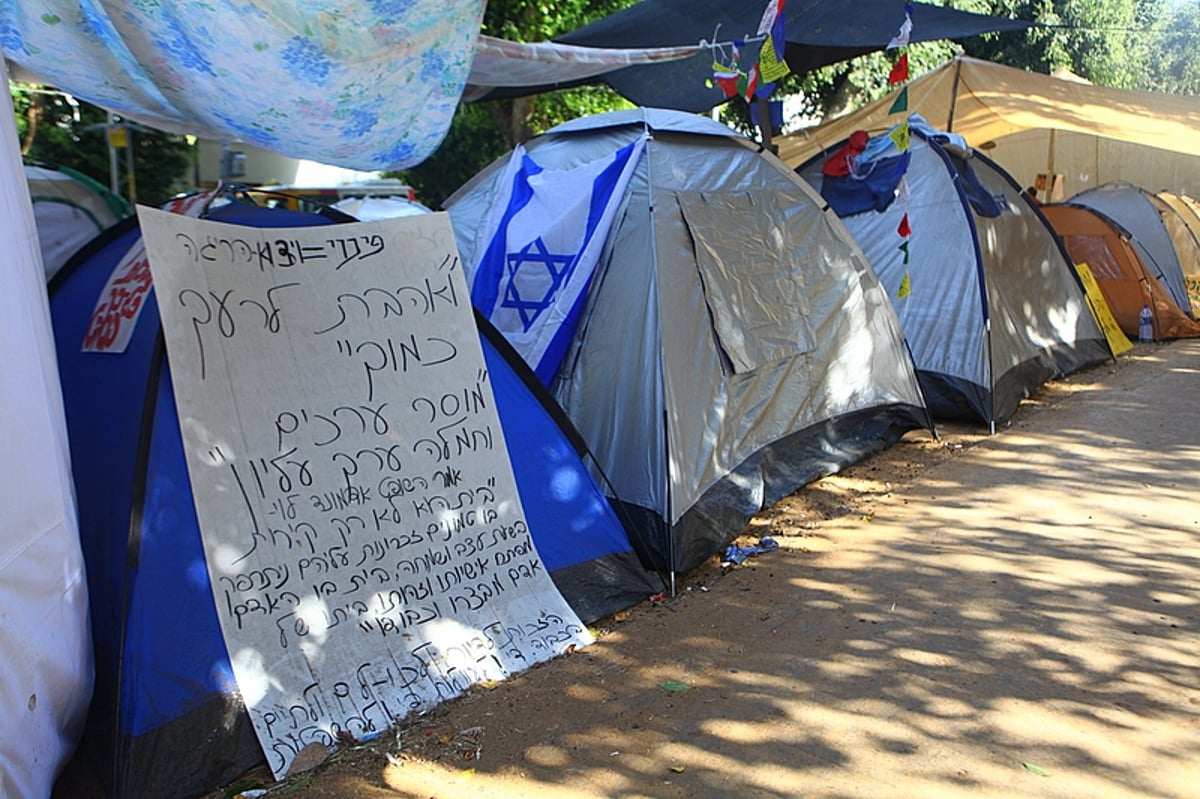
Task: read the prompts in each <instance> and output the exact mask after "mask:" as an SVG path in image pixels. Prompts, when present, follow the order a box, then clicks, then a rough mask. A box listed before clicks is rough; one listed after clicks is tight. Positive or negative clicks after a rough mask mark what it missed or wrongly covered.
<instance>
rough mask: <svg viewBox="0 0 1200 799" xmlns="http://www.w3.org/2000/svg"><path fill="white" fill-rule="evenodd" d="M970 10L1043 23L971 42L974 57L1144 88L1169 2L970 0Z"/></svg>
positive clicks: (966, 5)
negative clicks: (1157, 32) (1154, 38)
mask: <svg viewBox="0 0 1200 799" xmlns="http://www.w3.org/2000/svg"><path fill="white" fill-rule="evenodd" d="M956 5H957V7H959V8H961V9H962V10H965V11H978V12H980V13H986V14H994V15H996V16H1002V17H1011V18H1014V19H1024V20H1029V21H1032V22H1037V23H1039V24H1040V26H1039V27H1034V28H1031V29H1030V30H1029V31H1027V32H1023V33H1007V34H993V35H987V36H980V37H976V38H975V39H972V40H969V41H968V42H967V43H966V52H967V54H968V55H974V56H978V57H979V58H985V59H988V60H989V61H996V62H997V63H1001V64H1007V65H1009V66H1013V67H1021V68H1023V69H1028V70H1030V71H1033V72H1043V73H1049V72H1051V71H1052V70H1054V69H1055V68H1059V69H1069V70H1071V71H1072V72H1074V73H1075V74H1077V75H1081V76H1082V77H1084V78H1087V79H1088V80H1090V81H1092V82H1093V83H1097V84H1100V85H1102V86H1113V87H1116V88H1121V89H1135V88H1141V86H1142V84H1143V83H1144V81H1145V76H1146V74H1147V67H1148V63H1149V55H1150V53H1149V47H1150V44H1151V38H1152V36H1151V33H1150V32H1151V31H1152V30H1153V28H1154V25H1155V23H1156V21H1157V20H1158V19H1159V17H1160V16H1161V15H1162V13H1163V8H1164V3H1163V0H967V1H966V2H961V3H958V4H956Z"/></svg>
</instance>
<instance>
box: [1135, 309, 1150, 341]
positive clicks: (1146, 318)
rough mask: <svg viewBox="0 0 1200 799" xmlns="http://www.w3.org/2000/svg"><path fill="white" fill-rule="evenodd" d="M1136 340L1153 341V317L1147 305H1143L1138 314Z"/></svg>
mask: <svg viewBox="0 0 1200 799" xmlns="http://www.w3.org/2000/svg"><path fill="white" fill-rule="evenodd" d="M1138 341H1154V317H1153V316H1151V314H1150V306H1149V305H1143V306H1142V312H1141V313H1140V314H1138Z"/></svg>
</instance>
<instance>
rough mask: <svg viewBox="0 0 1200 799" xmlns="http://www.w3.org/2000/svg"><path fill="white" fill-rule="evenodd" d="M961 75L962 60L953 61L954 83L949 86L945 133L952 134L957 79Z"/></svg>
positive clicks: (956, 97)
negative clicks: (948, 110) (948, 106)
mask: <svg viewBox="0 0 1200 799" xmlns="http://www.w3.org/2000/svg"><path fill="white" fill-rule="evenodd" d="M961 74H962V60H961V59H960V58H955V59H954V83H952V84H950V113H949V115H948V116H947V117H946V132H947V133H953V132H954V108H955V106H957V105H958V78H959V76H960V75H961Z"/></svg>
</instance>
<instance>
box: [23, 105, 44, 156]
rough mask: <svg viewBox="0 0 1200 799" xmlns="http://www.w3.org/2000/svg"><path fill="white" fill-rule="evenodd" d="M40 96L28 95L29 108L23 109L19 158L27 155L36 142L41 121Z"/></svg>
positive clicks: (41, 106)
mask: <svg viewBox="0 0 1200 799" xmlns="http://www.w3.org/2000/svg"><path fill="white" fill-rule="evenodd" d="M42 108H43V104H42V95H41V94H38V93H37V92H33V93H31V94H30V95H29V108H27V109H25V138H24V140H23V141H22V142H21V157H22V158H24V157H25V156H27V155H29V151H30V150H32V149H33V143H34V141H36V140H37V131H38V123H39V122H41V120H42Z"/></svg>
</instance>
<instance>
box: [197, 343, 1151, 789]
mask: <svg viewBox="0 0 1200 799" xmlns="http://www.w3.org/2000/svg"><path fill="white" fill-rule="evenodd" d="M1153 351H1154V350H1153V345H1141V346H1139V348H1138V349H1137V350H1135V351H1134V352H1133V353H1131V354H1129V355H1126V356H1124V357H1123V358H1122V359H1121V360H1120V361H1119V362H1117V363H1108V364H1104V365H1101V366H1099V367H1096V368H1094V369H1091V370H1088V371H1085V372H1083V373H1078V374H1075V375H1072V376H1070V377H1068V378H1065V379H1062V380H1057V381H1053V382H1051V383H1049V384H1047V385H1046V386H1044V387H1043V388H1042V390H1041V391H1039V392H1038V393H1037V394H1036V395H1035V396H1034V397H1031V398H1029V399H1027V400H1025V401H1024V402H1023V403H1022V405H1021V408H1020V409H1019V411H1018V413H1017V414H1016V415H1015V416H1014V417H1013V419H1012V420H1010V421H1009V422H1008V424H1006V425H1005V426H1004V427H1003V428H1002V429H1001V430H999V431H998V435H1005V434H1006V433H1008V432H1009V431H1010V430H1012V429H1019V428H1020V427H1022V426H1023V425H1025V424H1027V423H1028V422H1029V421H1030V420H1031V419H1033V418H1034V417H1036V416H1037V415H1038V414H1040V413H1042V412H1044V411H1046V410H1047V409H1049V408H1053V407H1054V406H1056V405H1057V404H1058V403H1060V402H1063V401H1064V400H1067V399H1069V398H1071V397H1073V396H1075V395H1076V394H1077V393H1079V392H1081V391H1088V390H1092V389H1093V388H1094V387H1095V383H1096V382H1097V381H1099V380H1112V379H1114V376H1115V377H1116V378H1117V379H1119V374H1118V373H1119V372H1120V371H1121V370H1126V369H1136V368H1138V367H1139V364H1140V363H1141V362H1142V361H1143V360H1144V359H1146V358H1148V357H1153ZM986 438H987V433H986V430H985V429H983V428H982V427H980V426H978V425H968V424H961V423H941V424H939V426H938V438H937V439H934V438H933V437H931V436H930V435H929V434H928V433H927V432H925V431H915V432H911V433H909V434H908V435H906V436H905V437H904V438H903V439H902V440H901V441H900V442H899V443H898V444H897V445H896V446H894V447H892V448H890V449H889V450H886V451H884V452H881V453H878V454H876V455H874V456H873V457H871V458H869V459H867V460H866V461H863V462H861V463H859V464H856V465H855V466H853V467H851V468H849V469H847V470H845V471H844V472H842V473H839V474H836V475H831V476H828V477H826V478H823V479H821V480H819V481H817V482H815V483H812V484H810V485H808V486H806V487H804V488H803V489H801V490H799V491H797V492H796V493H794V494H792V495H791V496H789V497H787V498H786V499H784V500H783V501H781V502H780V503H778V504H777V505H775V506H774V507H772V508H769V509H767V510H765V511H764V512H762V513H761V514H759V515H758V516H757V517H756V518H754V519H753V520H751V522H750V524H749V526H748V527H747V528H746V530H745V531H744V532H743V534H742V535H741V536H740V537H739V538H738V541H737V543H739V544H741V545H743V546H748V545H751V544H754V543H757V542H758V540H759V539H760V538H761V537H762V536H768V535H769V536H771V537H773V538H774V539H776V540H777V541H778V542H779V543H780V545H781V551H787V552H789V553H797V554H799V555H800V556H802V557H803V556H813V557H817V556H820V555H821V554H822V553H828V552H830V551H831V550H835V549H836V548H837V547H838V546H839V543H840V540H839V539H841V538H843V537H845V536H847V535H852V534H853V527H854V525H849V526H847V525H846V524H845V522H846V521H847V520H851V521H853V520H857V521H861V522H869V521H870V520H871V519H872V518H873V517H874V515H875V514H876V513H877V512H879V511H880V510H881V509H883V508H885V507H886V506H887V505H889V504H890V503H905V504H906V503H908V502H909V501H910V497H909V495H908V494H907V492H906V490H907V489H908V488H909V487H910V486H911V485H912V483H913V482H914V480H916V479H917V478H918V477H919V476H920V475H921V474H922V473H923V472H924V471H925V470H926V469H928V468H930V467H932V466H936V465H938V464H942V463H944V462H946V461H948V460H950V459H953V458H955V457H957V456H959V455H961V454H962V453H964V452H966V451H967V450H969V449H970V448H971V447H973V446H975V445H976V444H978V443H979V442H981V441H983V440H985V439H986ZM923 498H924V495H923ZM838 522H841V523H838ZM775 554H776V553H765V554H763V555H760V556H758V557H755V558H751V559H749V560H748V561H746V562H745V563H744V564H742V565H740V566H737V567H732V568H730V567H722V565H721V563H720V562H719V559H718V558H715V557H714V558H712V559H710V561H709V562H707V563H706V564H704V565H703V566H701V567H700V568H699V569H697V570H695V571H694V572H693V573H690V574H688V575H686V576H685V577H684V579H682V581H681V582H680V583H679V586H678V589H679V590H678V595H677V596H676V597H674V598H667V599H663V600H659V601H650V600H649V599H648V600H647V601H646V602H643V603H642V604H640V605H638V606H635V607H633V608H630V609H629V610H627V611H624V612H622V613H618V614H617V615H616V616H614V617H611V618H606V619H602V620H600V621H598V622H597V623H595V624H594V625H593V626H592V632H593V633H594V634H595V636H596V639H597V640H596V643H595V644H594V645H592V646H590V647H587V648H585V649H583V650H580V651H579V652H577V653H575V654H572V655H569V656H566V657H564V658H560V659H559V660H557V661H553V662H551V663H548V664H545V665H544V666H542V667H540V668H536V669H533V670H531V671H530V672H527V673H525V674H522V675H518V676H517V677H515V678H514V679H511V680H509V681H507V682H505V683H502V684H499V685H495V686H491V687H488V688H481V689H477V690H472V691H470V692H469V693H468V694H466V695H465V696H463V697H461V698H459V699H457V700H455V701H453V702H450V703H447V704H446V705H444V706H442V707H439V708H437V709H435V710H433V711H431V712H428V713H426V714H424V715H421V716H419V717H416V718H412V719H409V720H407V721H406V722H405V723H403V724H402V725H401V727H400V728H399V729H398V730H394V731H391V732H389V733H387V734H385V735H384V736H382V737H380V738H377V739H374V740H372V741H369V742H366V743H360V744H357V745H348V746H345V747H342V748H341V749H340V750H339V751H337V752H335V753H334V754H332V755H331V756H329V757H328V759H327V760H325V761H324V762H323V763H322V764H321V765H319V766H317V767H316V768H314V769H312V770H310V771H308V772H305V773H303V774H300V775H297V776H295V777H292V778H289V779H286V780H284V781H283V782H281V783H274V782H272V780H271V779H270V775H269V773H267V772H266V770H265V768H264V769H262V770H261V771H257V772H252V773H250V774H247V775H245V778H244V779H242V780H239V781H238V782H237V783H235V784H233V785H231V786H227V787H226V788H224V789H222V790H221V791H219V792H214V793H212V794H210V795H209V796H208V797H206V799H219V798H222V797H224V798H228V797H233V796H236V795H238V793H239V792H241V791H247V789H249V791H248V792H247V793H246V794H245V795H246V796H255V795H259V794H258V791H256V790H254V789H259V790H261V789H269V791H268V794H267V795H269V796H279V797H284V796H286V797H289V799H350V798H352V799H376V797H378V798H379V799H382V798H383V797H396V796H411V797H422V799H424V797H430V798H431V799H434V798H436V797H438V795H439V786H447V785H449V784H450V783H457V784H459V788H461V787H462V785H463V784H468V785H469V783H471V782H472V781H474V780H481V779H482V778H483V776H484V775H486V777H487V779H488V786H489V787H487V788H485V787H484V786H483V785H482V784H480V785H478V786H477V789H478V790H479V792H480V793H479V795H481V796H487V795H505V796H514V797H516V796H535V795H541V794H542V793H543V792H544V793H545V794H546V795H549V793H550V789H549V788H548V787H547V783H549V784H550V785H553V784H555V783H559V784H560V785H561V786H564V787H562V788H560V789H555V790H554V793H555V794H556V795H557V796H559V797H562V796H565V795H566V794H564V793H563V791H564V790H566V788H565V786H568V785H570V784H572V783H573V782H576V780H582V779H583V778H584V776H585V775H593V774H594V773H595V769H596V768H597V765H598V764H597V760H596V758H597V757H600V758H603V757H604V753H601V754H599V755H598V754H597V753H596V751H594V750H595V744H596V741H595V740H594V734H593V740H591V741H590V742H589V743H588V744H587V747H588V748H589V749H590V750H591V751H589V752H588V753H587V754H586V755H583V756H579V760H578V762H576V761H575V757H576V753H577V752H578V750H579V748H580V746H581V744H582V740H579V736H578V735H577V734H576V733H575V732H573V731H577V730H582V729H587V730H591V731H597V730H606V731H607V732H604V733H602V735H601V737H602V738H603V736H604V735H607V736H608V738H607V741H606V743H604V745H603V746H601V748H604V746H609V747H611V751H610V752H608V754H607V756H608V757H611V758H612V759H613V760H614V761H615V760H617V759H618V758H620V757H622V755H623V753H626V752H629V751H631V750H635V751H636V750H638V749H641V748H642V747H654V746H659V745H663V744H664V743H665V742H666V741H667V740H668V739H669V738H671V737H672V736H671V734H670V733H671V730H670V727H671V724H670V723H669V722H665V720H666V719H669V718H670V716H671V713H672V710H673V707H672V706H673V704H674V703H673V702H672V701H671V700H672V695H673V692H674V691H684V690H688V689H689V688H691V687H692V686H693V685H694V684H695V680H694V679H693V677H694V676H695V675H696V674H698V673H700V672H702V671H703V670H704V667H705V663H706V661H707V658H706V656H705V654H704V651H703V650H704V647H703V646H701V647H699V648H697V647H695V646H693V645H692V644H691V643H689V642H688V641H687V640H684V639H688V638H691V637H694V636H695V634H696V631H697V630H703V629H713V630H728V629H731V628H733V629H736V628H737V626H738V625H739V624H742V623H749V624H763V623H770V621H771V617H772V615H773V613H774V611H773V610H771V609H770V608H769V607H766V606H762V605H756V604H755V603H754V602H753V598H755V597H759V596H764V595H767V594H769V593H770V591H771V590H772V589H773V588H775V587H776V575H775V573H774V571H773V569H772V559H773V557H774V556H775ZM747 598H749V599H750V600H751V601H750V602H747V601H745V600H746V599H747ZM764 608H765V609H764ZM748 609H753V611H752V612H754V613H756V614H757V615H753V616H748V615H747V613H748ZM722 617H725V618H722ZM860 621H862V620H860ZM709 643H710V645H711V646H714V647H721V646H722V645H723V644H724V645H725V646H727V647H728V648H732V647H734V646H736V644H729V643H727V641H721V640H716V641H710V642H709ZM685 653H686V654H685ZM635 671H636V672H637V673H638V674H639V675H646V674H650V675H655V674H657V676H660V677H662V679H661V680H660V681H658V682H657V683H654V684H652V685H648V686H647V685H643V684H641V683H644V682H645V678H644V677H638V678H636V679H635V678H634V677H633V674H634V672H635ZM731 671H734V672H736V669H732V670H731ZM633 683H637V684H636V685H634V684H633ZM563 719H569V720H570V723H569V724H564V723H561V721H560V720H563ZM664 722H665V723H664ZM573 739H575V740H578V742H577V743H573ZM599 765H600V766H601V767H602V766H603V763H602V762H601V763H600V764H599ZM685 768H686V767H684V766H678V767H673V768H672V769H671V772H672V773H668V774H666V775H664V776H663V779H662V782H661V790H660V791H656V792H655V794H654V795H656V796H668V795H671V796H674V795H679V796H686V795H689V794H688V793H687V792H677V791H673V790H672V779H671V777H672V775H673V774H679V775H682V774H683V773H684V771H685ZM556 774H557V777H556ZM497 780H498V782H497ZM534 780H536V782H534ZM594 782H595V778H594V777H592V778H590V779H589V781H588V782H587V784H588V785H589V786H592V785H594ZM506 783H507V788H504V787H503V786H505V785H506ZM599 787H600V795H622V796H626V795H629V794H626V793H623V792H620V791H616V792H614V793H610V792H609V790H605V789H604V788H603V786H599ZM498 790H499V791H500V793H496V791H498ZM460 794H462V791H461V790H456V791H455V792H454V795H460ZM472 795H474V794H472ZM569 795H571V796H574V795H575V794H574V793H570V794H569ZM579 795H580V796H582V795H584V794H579ZM592 795H596V794H592Z"/></svg>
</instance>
